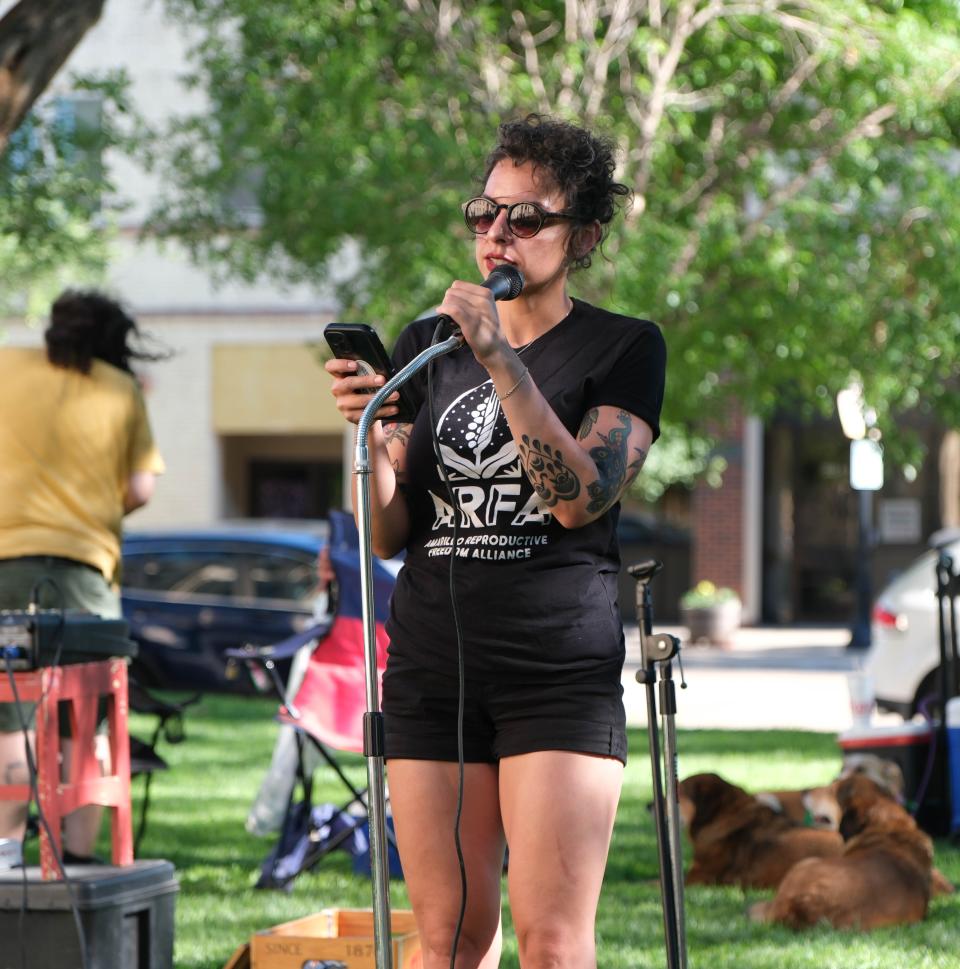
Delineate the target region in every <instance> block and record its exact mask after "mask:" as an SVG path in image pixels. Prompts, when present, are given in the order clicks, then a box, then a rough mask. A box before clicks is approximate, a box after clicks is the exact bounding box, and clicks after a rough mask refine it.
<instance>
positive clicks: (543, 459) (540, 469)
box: [520, 434, 580, 508]
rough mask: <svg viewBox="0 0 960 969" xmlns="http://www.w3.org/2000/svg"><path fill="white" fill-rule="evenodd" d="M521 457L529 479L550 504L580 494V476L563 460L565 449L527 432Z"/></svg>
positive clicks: (521, 446)
mask: <svg viewBox="0 0 960 969" xmlns="http://www.w3.org/2000/svg"><path fill="white" fill-rule="evenodd" d="M520 457H521V459H522V461H523V464H524V467H525V468H526V472H527V477H528V478H529V479H530V483H531V484H532V485H533V487H534V490H535V491H536V492H537V494H538V495H539V496H540V497H541V498H542V499H543V500H544V501H545V502H546V503H547V507H551V508H552V507H553V506H554V505H555V504H556V503H557V502H558V501H561V500H563V501H573V500H574V498H576V497H577V495H579V494H580V479H579V478H578V477H577V476H576V474H575V473H574V471H573V469H572V468H568V467H567V465H566V464H564V461H563V454H562V452H560V451H554V450H553V448H552V447H551V446H550V445H549V444H546V443H542V442H540V441H538V440H536V439H534V440H531V439H530V438H529V437H528V436H527V435H526V434H524V435H523V437H522V443H521V444H520Z"/></svg>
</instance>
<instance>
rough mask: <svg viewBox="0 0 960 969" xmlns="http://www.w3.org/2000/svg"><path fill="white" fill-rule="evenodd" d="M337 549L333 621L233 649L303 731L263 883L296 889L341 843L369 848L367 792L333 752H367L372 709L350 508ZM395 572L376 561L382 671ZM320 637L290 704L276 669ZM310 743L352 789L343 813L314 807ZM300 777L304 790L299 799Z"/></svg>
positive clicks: (334, 537) (333, 530)
mask: <svg viewBox="0 0 960 969" xmlns="http://www.w3.org/2000/svg"><path fill="white" fill-rule="evenodd" d="M329 554H330V563H331V565H332V567H333V572H334V575H335V581H336V605H335V607H334V611H333V617H332V619H331V620H330V621H329V622H321V623H319V624H318V625H315V626H313V627H311V628H309V629H305V630H304V631H303V632H301V633H298V634H297V635H295V636H291V637H290V638H289V639H287V640H284V641H283V642H281V643H277V644H275V645H273V646H264V647H244V648H242V649H239V650H231V651H230V652H229V655H231V656H234V657H236V658H238V659H243V660H244V661H246V662H254V663H258V664H262V665H263V667H264V668H265V669H266V670H267V672H268V674H270V676H271V677H272V678H273V682H274V686H275V688H276V689H277V692H278V694H279V696H280V698H281V707H280V710H279V713H278V715H277V719H278V720H279V721H280V723H282V724H287V725H290V726H292V727H294V728H295V730H296V732H297V733H296V740H297V768H296V770H297V777H296V780H295V781H294V784H293V787H292V789H291V793H290V798H289V801H288V803H287V808H286V812H285V817H284V822H283V826H282V828H281V835H280V839H279V841H278V844H277V845H276V847H275V848H274V850H273V851H272V852H271V854H270V856H269V857H268V858H267V860H266V861H265V862H264V865H263V870H262V872H261V876H260V880H259V881H258V883H257V887H258V888H287V887H289V885H290V884H291V883H292V881H293V879H294V878H295V877H296V875H297V874H299V872H301V871H306V870H307V869H309V868H310V867H312V866H313V865H314V864H316V863H317V862H318V861H319V860H320V859H321V858H322V857H323V856H324V855H326V854H328V853H329V852H330V851H332V850H333V849H334V848H337V847H340V846H342V845H345V844H352V845H354V846H355V847H357V849H358V850H360V849H362V840H363V839H362V838H361V840H359V841H358V840H357V835H358V834H360V831H361V829H362V828H363V827H364V826H365V824H366V822H367V801H366V790H365V789H359V788H358V787H357V786H356V785H354V784H353V783H352V782H351V780H350V778H349V777H348V776H347V775H346V774H345V773H344V771H343V769H342V767H341V765H340V764H339V763H338V762H337V759H336V757H335V756H334V753H333V751H346V752H351V753H362V752H363V715H364V713H365V711H366V684H365V672H364V669H365V667H364V656H363V617H362V597H361V590H360V550H359V536H358V534H357V529H356V525H355V524H354V521H353V518H352V517H351V516H350V515H348V514H346V513H344V512H340V511H332V512H331V513H330V543H329ZM395 576H396V565H395V563H392V562H390V563H384V562H380V561H375V562H374V612H375V617H376V635H377V668H378V670H379V671H380V674H381V676H382V674H383V669H384V666H385V665H386V653H387V636H386V633H385V631H384V628H383V622H384V619H385V618H386V614H387V609H388V604H389V599H390V593H391V592H392V590H393V584H394V580H395ZM312 640H316V645H315V646H314V647H313V650H312V652H311V654H310V658H309V661H308V663H307V667H306V671H305V673H304V675H303V679H302V681H301V683H300V686H299V687H298V688H297V690H296V694H295V696H294V698H293V700H292V701H289V702H284V697H285V687H284V684H283V683H282V682H281V681H280V678H279V675H278V674H277V672H276V661H277V660H282V659H287V658H290V657H292V656H294V654H295V653H297V652H298V651H299V650H300V649H301V648H303V647H304V646H306V645H307V644H309V643H310V642H311V641H312ZM308 747H309V748H310V749H312V750H313V751H315V752H316V753H317V754H319V756H320V758H321V759H322V761H323V762H325V763H326V764H327V766H329V767H330V769H331V770H332V771H333V772H334V773H335V774H336V776H337V777H338V778H339V779H340V781H341V782H342V783H343V785H344V786H345V787H346V789H347V791H348V792H349V794H350V798H349V800H348V801H346V803H345V804H343V805H342V806H341V807H340V808H339V810H338V811H336V812H330V811H329V810H328V811H323V809H322V808H314V807H313V803H312V799H313V777H312V773H311V771H310V770H308V769H307V766H306V752H307V749H308ZM298 782H299V785H300V787H301V789H302V792H303V797H302V801H300V802H299V803H298V802H296V788H297V783H298ZM348 839H354V840H353V841H352V842H349V841H348Z"/></svg>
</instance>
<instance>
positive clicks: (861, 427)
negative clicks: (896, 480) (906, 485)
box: [837, 385, 883, 649]
mask: <svg viewBox="0 0 960 969" xmlns="http://www.w3.org/2000/svg"><path fill="white" fill-rule="evenodd" d="M837 410H838V412H839V414H840V424H841V425H842V427H843V433H844V435H845V436H846V437H847V438H849V440H850V487H851V488H852V489H853V490H854V491H856V492H857V532H858V537H857V584H856V589H857V596H856V612H855V613H854V619H853V623H852V625H851V627H850V642H849V643H848V646H849V647H850V648H851V649H866V648H867V647H868V646H869V645H870V607H871V605H872V600H873V591H872V582H871V570H872V566H871V562H872V558H873V546H874V530H873V493H874V492H875V491H879V490H880V488H882V487H883V449H882V448H881V446H880V429H879V428H878V427H876V426H875V425H876V414H875V412H874V411H873V410H871V409H869V408H864V406H863V398H862V396H861V391H860V387H859V386H856V385H854V386H852V387H848V388H847V389H846V390H841V391H840V393H838V394H837Z"/></svg>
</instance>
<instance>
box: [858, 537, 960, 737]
mask: <svg viewBox="0 0 960 969" xmlns="http://www.w3.org/2000/svg"><path fill="white" fill-rule="evenodd" d="M930 544H931V546H933V547H932V548H931V549H930V551H928V552H924V554H923V555H921V556H920V558H918V559H917V560H916V561H914V562H913V563H911V565H909V566H908V567H907V568H906V569H905V570H904V571H903V572H901V573H900V575H898V576H897V577H896V578H895V579H894V580H893V581H892V582H891V583H890V584H889V585H888V586H887V587H886V588H885V589H884V590H883V592H881V593H880V595H879V596H878V598H877V601H876V603H875V604H874V607H873V616H872V620H873V621H872V637H871V639H872V645H871V647H870V651H869V653H868V654H867V658H866V671H867V672H868V673H869V674H870V675H871V676H872V677H873V685H874V690H875V691H876V697H877V706H878V707H880V709H881V710H890V711H893V712H894V713H899V714H901V715H902V716H903V717H904V719H907V720H909V719H910V718H911V717H912V716H913V715H914V714H915V713H917V712H918V711H919V704H920V703H921V701H922V700H924V698H925V697H927V696H930V695H931V694H934V695H935V694H937V693H938V692H939V669H940V620H939V616H938V609H937V571H936V570H937V559H938V557H939V554H940V551H941V550H944V551H946V552H947V553H948V554H949V555H950V556H951V557H952V558H953V562H954V565H953V571H954V573H956V572H957V571H960V530H958V529H944V530H943V531H941V532H937V533H936V534H935V535H933V536H932V537H931V539H930ZM957 616H958V618H960V610H958V611H957ZM947 648H948V649H949V648H950V643H949V642H948V643H947Z"/></svg>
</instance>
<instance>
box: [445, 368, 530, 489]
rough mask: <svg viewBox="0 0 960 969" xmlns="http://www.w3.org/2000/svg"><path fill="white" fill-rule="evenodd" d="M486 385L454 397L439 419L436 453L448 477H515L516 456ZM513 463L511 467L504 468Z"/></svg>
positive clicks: (496, 402)
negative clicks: (438, 441) (437, 448)
mask: <svg viewBox="0 0 960 969" xmlns="http://www.w3.org/2000/svg"><path fill="white" fill-rule="evenodd" d="M499 416H500V398H499V397H497V392H496V391H495V390H494V389H493V383H492V381H491V382H488V383H485V384H481V385H480V386H479V387H474V388H473V390H468V391H467V392H466V393H465V394H463V395H462V396H461V397H458V398H457V399H456V400H455V401H454V402H453V403H452V404H451V405H450V407H448V408H447V410H446V411H445V412H444V414H443V416H442V417H441V418H440V431H439V435H438V437H439V439H440V453H441V454H442V455H443V463H444V464H445V465H446V468H447V473H448V474H449V475H450V476H451V478H495V477H497V478H500V477H508V478H519V477H520V475H521V473H522V472H521V469H520V455H519V452H518V451H517V445H516V444H515V442H514V440H513V438H512V437H511V436H510V428H509V427H508V426H507V422H506V421H505V420H502V421H498V420H497V418H498V417H499ZM511 462H513V467H510V468H507V467H505V466H506V465H509V464H510V463H511Z"/></svg>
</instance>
